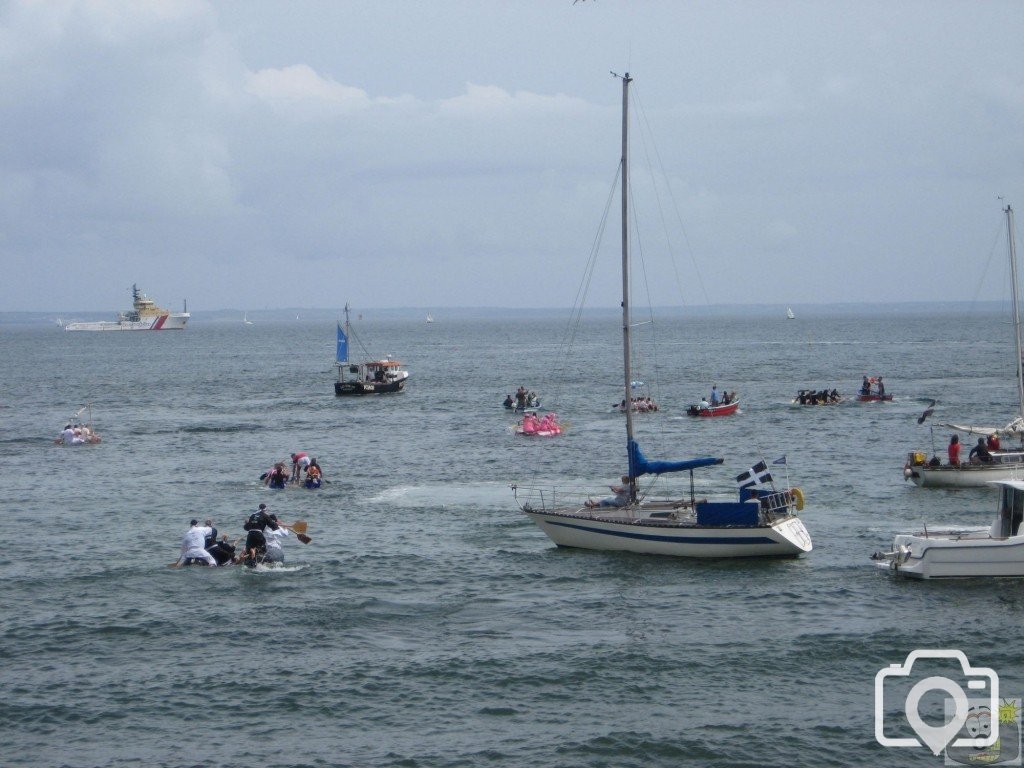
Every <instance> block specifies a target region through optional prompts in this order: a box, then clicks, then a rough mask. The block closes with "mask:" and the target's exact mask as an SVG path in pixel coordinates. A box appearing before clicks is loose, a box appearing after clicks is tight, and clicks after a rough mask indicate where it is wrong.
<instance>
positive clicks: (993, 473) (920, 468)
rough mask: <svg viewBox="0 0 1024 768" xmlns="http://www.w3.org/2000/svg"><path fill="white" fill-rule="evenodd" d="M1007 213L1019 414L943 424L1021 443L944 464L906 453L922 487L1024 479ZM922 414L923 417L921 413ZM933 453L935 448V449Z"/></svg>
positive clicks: (1022, 392)
mask: <svg viewBox="0 0 1024 768" xmlns="http://www.w3.org/2000/svg"><path fill="white" fill-rule="evenodd" d="M1003 213H1005V214H1006V238H1007V243H1008V247H1007V252H1008V256H1009V259H1010V291H1011V294H1012V297H1013V338H1014V349H1015V355H1014V373H1015V376H1016V380H1017V384H1016V386H1017V404H1018V407H1019V410H1018V413H1017V416H1016V417H1015V418H1014V419H1013V420H1012V421H1011V422H1010V423H1009V424H1007V425H1006V426H1005V427H973V426H965V425H960V424H948V423H946V424H942V426H944V427H949V428H950V429H954V430H956V431H958V432H962V433H965V434H968V435H981V436H982V439H984V438H987V437H989V436H990V435H996V436H998V437H1006V438H1017V439H1018V440H1019V441H1020V446H1019V447H1016V448H999V449H997V450H991V451H990V452H989V456H990V460H989V461H983V462H980V463H977V464H971V463H970V462H968V461H966V457H964V459H963V460H962V461H961V463H960V464H955V465H951V464H943V463H942V461H941V459H939V458H938V457H937V456H936V457H935V458H933V459H931V460H927V458H926V457H927V454H926V453H925V452H924V451H913V452H911V453H910V455H909V456H908V457H907V463H906V464H905V465H904V467H903V477H904V479H906V480H910V481H912V482H913V483H914V485H916V486H918V487H920V488H983V487H985V486H986V485H988V484H989V483H991V482H993V481H995V480H1012V479H1024V378H1022V375H1024V371H1022V367H1024V360H1022V358H1021V355H1022V354H1024V350H1022V347H1021V326H1020V296H1019V292H1020V291H1019V287H1018V283H1017V280H1018V277H1017V270H1018V265H1017V248H1016V237H1015V232H1016V229H1015V227H1014V221H1013V208H1012V207H1011V206H1009V205H1007V206H1006V209H1005V210H1004V211H1003ZM922 418H923V417H922ZM933 453H934V450H933Z"/></svg>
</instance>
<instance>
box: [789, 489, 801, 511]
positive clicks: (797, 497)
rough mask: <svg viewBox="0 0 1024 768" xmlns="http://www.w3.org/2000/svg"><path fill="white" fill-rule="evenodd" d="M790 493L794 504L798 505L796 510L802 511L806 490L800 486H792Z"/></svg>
mask: <svg viewBox="0 0 1024 768" xmlns="http://www.w3.org/2000/svg"><path fill="white" fill-rule="evenodd" d="M789 495H790V496H791V497H792V499H793V506H794V507H796V511H797V512H799V511H801V510H802V509H803V508H804V492H803V491H801V490H800V489H799V488H790V489H789Z"/></svg>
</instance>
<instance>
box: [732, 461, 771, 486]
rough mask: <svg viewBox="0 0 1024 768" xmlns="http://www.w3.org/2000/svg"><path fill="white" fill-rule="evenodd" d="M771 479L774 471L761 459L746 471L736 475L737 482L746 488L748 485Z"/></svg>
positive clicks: (766, 481) (768, 481)
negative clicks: (769, 469) (770, 470)
mask: <svg viewBox="0 0 1024 768" xmlns="http://www.w3.org/2000/svg"><path fill="white" fill-rule="evenodd" d="M771 481H772V473H771V472H769V471H768V465H767V464H765V463H764V461H759V462H757V464H755V465H754V466H752V467H751V468H750V469H748V470H747V471H746V472H742V473H740V474H738V475H736V482H737V483H739V484H740V488H746V487H747V486H748V485H759V484H761V483H770V482H771Z"/></svg>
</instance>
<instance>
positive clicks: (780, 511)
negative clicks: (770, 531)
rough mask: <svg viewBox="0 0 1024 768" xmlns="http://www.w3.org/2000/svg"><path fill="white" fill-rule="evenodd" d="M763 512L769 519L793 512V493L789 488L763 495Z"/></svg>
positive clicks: (785, 515) (761, 498)
mask: <svg viewBox="0 0 1024 768" xmlns="http://www.w3.org/2000/svg"><path fill="white" fill-rule="evenodd" d="M758 501H760V502H761V514H762V515H764V517H765V518H766V519H767V520H768V521H769V522H771V521H773V520H777V519H778V518H780V517H788V516H789V515H792V514H793V511H792V508H793V495H792V494H791V493H790V492H789V490H788V489H787V490H784V491H775V492H773V493H769V494H765V495H764V496H761V497H760V499H758Z"/></svg>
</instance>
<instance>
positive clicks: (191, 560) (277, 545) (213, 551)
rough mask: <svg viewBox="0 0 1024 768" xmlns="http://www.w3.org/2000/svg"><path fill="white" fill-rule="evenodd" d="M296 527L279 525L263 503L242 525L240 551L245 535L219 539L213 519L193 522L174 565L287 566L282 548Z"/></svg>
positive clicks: (183, 537)
mask: <svg viewBox="0 0 1024 768" xmlns="http://www.w3.org/2000/svg"><path fill="white" fill-rule="evenodd" d="M304 525H305V523H303V526H304ZM294 527H297V525H296V526H289V525H285V524H283V523H281V522H279V521H278V519H277V515H275V514H273V513H271V512H268V511H267V505H266V504H260V505H259V507H258V509H257V510H256V511H255V512H253V513H252V514H251V515H249V517H248V518H246V520H245V522H244V523H243V524H242V530H243V531H245V536H244V538H245V545H244V547H243V549H242V550H241V551H238V548H237V544H238V542H240V541H241V540H242V538H243V537H242V536H239V537H238V538H237V539H235V540H234V542H229V541H228V537H227V534H224V535H222V536H221V537H220V538H219V539H218V538H217V529H216V528H215V527H214V525H213V520H211V519H209V518H207V519H206V520H205V521H204V523H203V524H202V525H200V524H199V520H197V519H193V520H192V521H191V522H190V523H189V529H188V530H187V531H186V532H185V535H184V536H182V537H181V554H180V556H179V557H178V560H177V562H175V563H173V565H174V566H175V567H181V566H184V565H208V566H210V567H213V568H216V567H218V566H225V565H232V564H243V565H247V566H250V567H254V566H256V565H259V564H261V563H267V564H272V563H279V564H283V563H284V549H283V548H282V547H281V540H282V539H285V538H287V537H288V536H289V535H290V533H291V530H292V528H294ZM297 535H298V536H299V537H300V538H303V540H305V541H307V542H308V540H309V537H304V536H303V534H302V533H301V532H298V533H297Z"/></svg>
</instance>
